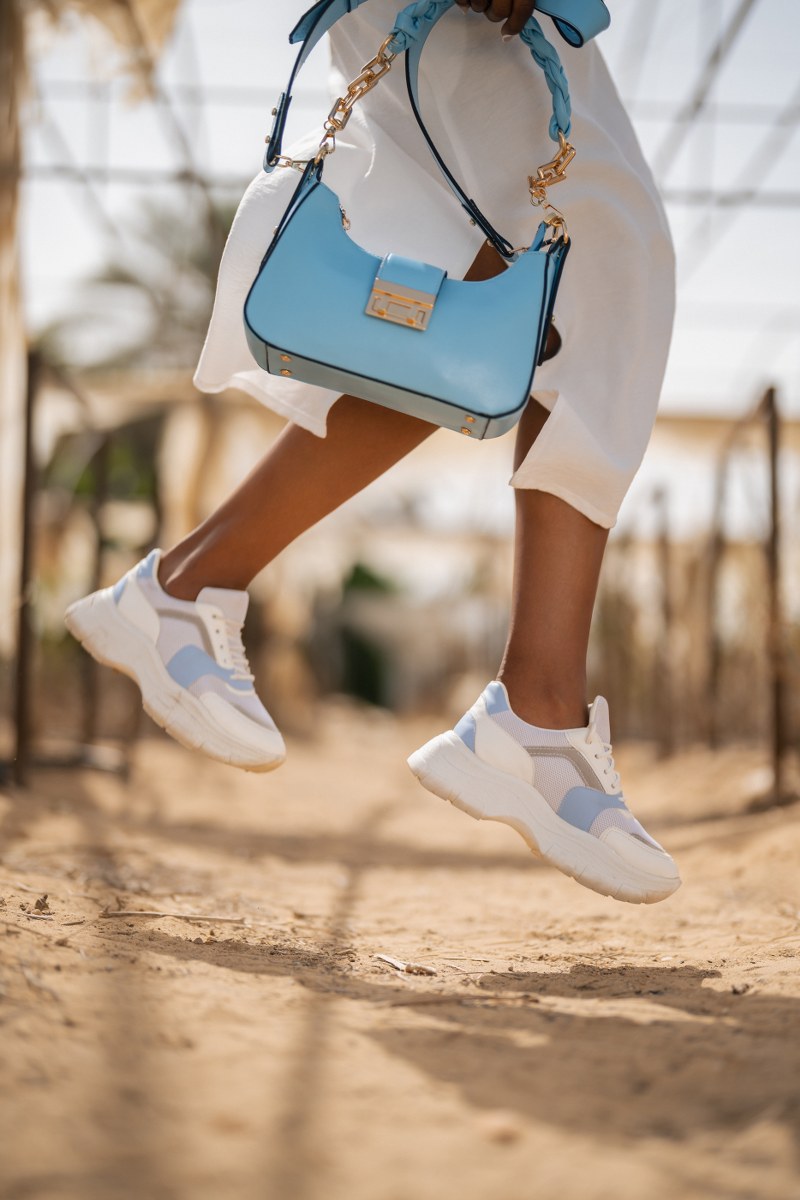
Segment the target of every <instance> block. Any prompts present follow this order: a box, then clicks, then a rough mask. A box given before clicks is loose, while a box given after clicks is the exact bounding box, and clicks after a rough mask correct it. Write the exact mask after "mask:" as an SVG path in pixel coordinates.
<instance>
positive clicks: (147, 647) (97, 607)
mask: <svg viewBox="0 0 800 1200" xmlns="http://www.w3.org/2000/svg"><path fill="white" fill-rule="evenodd" d="M160 558H161V551H160V550H153V552H152V553H151V554H149V555H148V556H147V558H145V559H142V561H141V562H140V563H138V564H137V566H135V567H132V568H131V570H130V571H128V573H127V574H126V575H123V576H122V578H121V579H120V580H119V582H118V583H116V584H115V585H114V586H113V587H111V588H105V589H104V590H103V591H100V592H93V593H92V594H91V595H90V596H86V597H85V598H84V599H83V600H78V601H76V603H75V604H72V605H70V607H69V608H68V609H67V613H66V616H65V622H66V626H67V629H68V630H69V631H70V633H71V634H72V635H73V636H74V637H76V638H77V639H78V641H79V642H81V643H82V645H83V646H84V647H85V648H86V649H87V650H88V651H89V653H90V654H91V655H92V656H93V657H94V658H96V659H97V661H98V662H101V663H105V664H106V666H109V667H115V668H116V669H117V670H118V671H122V672H123V674H125V675H129V676H130V678H131V679H133V680H135V682H136V683H138V685H139V687H140V688H141V692H142V703H143V704H144V707H145V710H146V712H148V713H149V714H150V716H151V717H152V718H153V720H154V721H155V722H156V724H158V725H160V726H162V728H163V729H165V730H166V731H167V733H169V734H171V735H172V737H174V738H175V740H176V741H178V742H180V743H181V745H183V746H188V747H189V748H190V749H193V750H202V751H203V752H204V753H205V754H207V755H209V757H210V758H216V759H218V760H219V761H220V762H224V763H229V764H230V765H231V766H234V767H242V768H243V769H244V770H245V771H271V770H272V769H273V768H274V767H277V766H280V764H281V763H282V762H283V760H284V758H285V757H286V747H285V745H284V742H283V738H282V737H281V735H280V733H279V732H278V730H277V729H276V727H275V723H274V721H273V720H272V718H271V717H270V715H269V713H268V712H267V710H266V709H265V708H264V706H263V704H262V703H261V701H260V700H259V699H258V696H257V695H256V693H255V690H254V688H253V676H252V674H251V673H250V668H249V665H248V662H247V657H246V654H245V649H244V646H243V645H242V625H243V623H244V618H245V614H246V612H247V604H248V596H247V592H238V591H232V590H230V589H228V588H213V587H207V588H203V590H202V591H201V592H200V595H199V596H198V597H197V600H196V601H193V600H176V599H175V598H174V597H173V596H170V595H168V594H167V592H165V591H164V589H163V588H162V587H161V585H160V583H159V582H158V563H159V560H160Z"/></svg>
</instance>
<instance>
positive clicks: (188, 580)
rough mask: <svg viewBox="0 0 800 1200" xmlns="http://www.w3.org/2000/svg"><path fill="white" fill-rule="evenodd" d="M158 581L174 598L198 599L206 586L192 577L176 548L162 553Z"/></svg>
mask: <svg viewBox="0 0 800 1200" xmlns="http://www.w3.org/2000/svg"><path fill="white" fill-rule="evenodd" d="M158 582H159V584H160V586H161V588H162V589H163V591H165V592H166V593H167V595H168V596H172V598H173V600H196V599H197V597H198V595H199V594H200V592H201V591H202V589H203V588H204V587H205V586H206V585H205V583H198V581H197V580H196V579H195V578H192V576H191V575H190V574H189V572H188V571H187V570H186V566H185V564H184V563H183V562H182V561H181V560H180V559H179V558H178V557H177V555H176V553H175V551H174V550H173V551H170V552H169V553H167V554H162V556H161V560H160V562H159V564H158Z"/></svg>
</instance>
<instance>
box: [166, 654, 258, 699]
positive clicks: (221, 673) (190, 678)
mask: <svg viewBox="0 0 800 1200" xmlns="http://www.w3.org/2000/svg"><path fill="white" fill-rule="evenodd" d="M167 670H168V671H169V673H170V675H171V676H172V678H173V679H174V680H175V682H176V683H179V684H180V685H181V687H185V688H188V687H191V685H192V684H193V683H197V680H198V679H202V677H203V676H204V675H215V676H216V677H217V679H224V680H225V682H226V683H227V684H228V685H229V686H230V687H232V688H235V689H236V690H237V691H240V692H249V691H250V684H249V682H247V681H246V680H244V679H234V678H233V670H232V668H230V667H221V666H220V665H219V663H218V662H215V661H214V659H213V658H211V657H210V655H208V654H206V652H205V650H201V649H200V647H199V646H184V647H183V649H182V650H179V651H178V653H177V654H175V655H173V657H172V658H171V659H170V661H169V662H168V663H167Z"/></svg>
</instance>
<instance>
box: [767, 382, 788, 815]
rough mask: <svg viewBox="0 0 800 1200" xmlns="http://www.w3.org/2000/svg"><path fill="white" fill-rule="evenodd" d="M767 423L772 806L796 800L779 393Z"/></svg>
mask: <svg viewBox="0 0 800 1200" xmlns="http://www.w3.org/2000/svg"><path fill="white" fill-rule="evenodd" d="M761 407H762V412H763V415H764V418H765V420H766V424H767V439H768V454H769V504H770V522H769V532H768V534H767V538H766V544H765V550H766V559H767V595H768V626H767V655H768V662H769V690H770V700H771V717H772V724H771V729H770V757H771V761H772V790H771V795H770V796H769V797H768V798H767V799H768V802H769V804H770V805H780V804H788V803H790V802H791V800H792V799H793V798H794V797H791V796H789V795H788V793H787V788H786V780H785V771H784V766H785V761H786V751H787V749H788V712H787V701H788V692H787V687H786V663H785V655H784V638H783V604H782V594H781V592H782V561H781V504H780V439H781V421H780V413H779V411H778V399H777V393H776V390H775V388H774V387H771V388H768V389H767V391H766V392H765V393H764V398H763V400H762V402H761Z"/></svg>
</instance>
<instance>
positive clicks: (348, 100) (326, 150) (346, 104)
mask: <svg viewBox="0 0 800 1200" xmlns="http://www.w3.org/2000/svg"><path fill="white" fill-rule="evenodd" d="M392 37H393V35H392V36H390V37H388V38H387V39H386V41H385V42H383V43H382V45H381V48H380V50H379V51H378V53H377V54H376V55H375V57H374V58H371V59H370V60H369V62H368V63H365V64H364V66H363V67H362V68H361V73H360V75H357V76H356V78H355V79H354V80H353V82H352V83H351V84H349V85H348V88H347V91H346V92H345V94H344V95H343V96H340V97H339V99H338V100H337V101H336V103H335V104H334V106H333V108H332V109H331V111H330V112H329V113H328V118H327V120H326V121H325V132H324V134H323V135H322V141H321V142H320V144H319V150H317V154H316V157H315V159H314V162H315V163H319V162H321V161H322V159H323V158H325V156H326V155H328V154H333V152H334V150H335V149H336V134H337V133H341V132H342V130H343V129H344V127H345V126H346V125H347V122H348V121H349V120H350V117H351V116H352V113H353V109H354V108H355V106H356V104H357V103H358V101H359V100H360V99H361V98H362V96H366V94H367V92H371V91H372V89H373V88H374V87H375V86H376V85H377V84H378V83H379V82H380V81H381V79H383V77H384V75H385V74H386V72H387V71H390V70H391V68H392V63H393V62H394V60H395V59H396V58H397V55H396V54H392V53H391V51H390V50H389V44H390V42H391V41H392Z"/></svg>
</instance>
